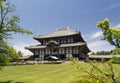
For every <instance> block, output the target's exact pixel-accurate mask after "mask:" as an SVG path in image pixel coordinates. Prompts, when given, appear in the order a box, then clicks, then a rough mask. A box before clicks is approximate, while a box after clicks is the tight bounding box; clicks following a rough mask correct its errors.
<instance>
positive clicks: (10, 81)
mask: <svg viewBox="0 0 120 83" xmlns="http://www.w3.org/2000/svg"><path fill="white" fill-rule="evenodd" d="M0 83H25V82H13V80H9V81H3V82H0Z"/></svg>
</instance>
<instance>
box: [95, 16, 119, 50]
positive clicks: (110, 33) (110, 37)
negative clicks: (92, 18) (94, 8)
mask: <svg viewBox="0 0 120 83" xmlns="http://www.w3.org/2000/svg"><path fill="white" fill-rule="evenodd" d="M97 27H99V28H100V29H101V30H102V32H103V35H104V36H103V38H102V40H106V41H108V42H109V43H110V44H111V45H114V46H116V48H120V29H117V28H112V27H110V26H109V20H108V18H105V19H104V20H103V21H100V22H98V23H97Z"/></svg>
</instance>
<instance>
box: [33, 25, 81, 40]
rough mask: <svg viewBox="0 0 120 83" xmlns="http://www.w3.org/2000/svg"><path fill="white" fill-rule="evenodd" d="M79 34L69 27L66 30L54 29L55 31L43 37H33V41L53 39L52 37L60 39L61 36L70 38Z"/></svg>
mask: <svg viewBox="0 0 120 83" xmlns="http://www.w3.org/2000/svg"><path fill="white" fill-rule="evenodd" d="M79 33H80V32H78V31H73V30H71V29H70V28H69V27H67V28H66V29H56V30H55V31H53V32H51V33H48V34H44V35H39V36H38V37H34V38H35V39H42V38H53V37H62V36H71V35H75V34H79Z"/></svg>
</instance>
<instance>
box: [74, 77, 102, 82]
mask: <svg viewBox="0 0 120 83" xmlns="http://www.w3.org/2000/svg"><path fill="white" fill-rule="evenodd" d="M73 83H101V82H100V81H99V80H95V79H93V78H90V77H79V78H77V79H75V80H74V81H73Z"/></svg>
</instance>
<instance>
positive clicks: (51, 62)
mask: <svg viewBox="0 0 120 83" xmlns="http://www.w3.org/2000/svg"><path fill="white" fill-rule="evenodd" d="M61 63H62V62H58V61H50V62H44V64H61Z"/></svg>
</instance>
